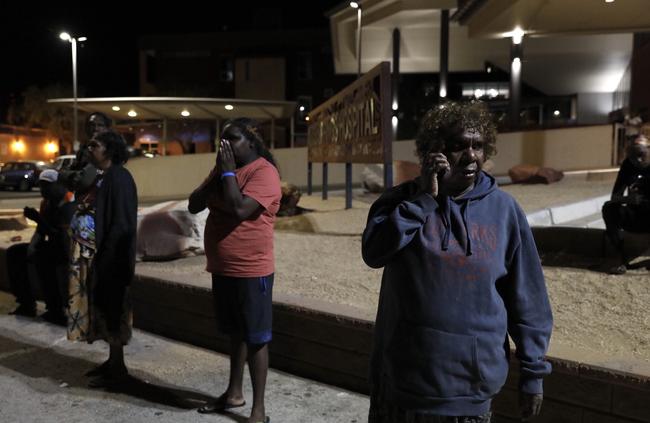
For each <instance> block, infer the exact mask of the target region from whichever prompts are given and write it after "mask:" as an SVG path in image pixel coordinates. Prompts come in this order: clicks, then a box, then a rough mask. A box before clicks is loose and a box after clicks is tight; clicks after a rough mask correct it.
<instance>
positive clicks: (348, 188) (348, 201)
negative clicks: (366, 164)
mask: <svg viewBox="0 0 650 423" xmlns="http://www.w3.org/2000/svg"><path fill="white" fill-rule="evenodd" d="M345 208H346V209H351V208H352V163H346V164H345Z"/></svg>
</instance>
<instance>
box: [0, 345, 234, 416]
mask: <svg viewBox="0 0 650 423" xmlns="http://www.w3.org/2000/svg"><path fill="white" fill-rule="evenodd" d="M0 346H1V347H0V353H1V354H2V355H3V357H2V358H0V366H1V367H4V368H7V369H9V370H12V371H14V372H17V373H21V374H23V375H24V376H26V377H28V378H31V379H33V380H31V381H30V380H28V381H27V383H28V384H29V385H30V386H31V387H32V388H33V389H34V390H36V391H41V392H43V391H49V390H50V389H52V388H51V386H54V387H57V386H58V385H59V384H60V383H61V382H62V381H65V383H66V384H67V385H68V386H69V387H77V388H84V389H86V390H87V394H88V395H89V396H92V393H93V392H94V391H95V390H94V389H90V388H87V385H88V381H89V380H90V379H89V378H87V377H85V376H84V373H85V372H86V371H88V370H89V369H91V368H92V367H94V366H96V363H93V362H91V361H88V360H85V359H82V358H77V357H72V356H67V355H63V354H61V353H59V352H57V351H54V350H53V349H51V348H45V347H42V346H38V345H34V344H29V343H24V342H20V341H16V340H15V339H12V338H9V337H5V336H1V335H0ZM132 372H133V373H134V374H133V375H129V376H128V377H127V379H126V380H125V381H124V383H120V384H119V385H114V386H111V388H110V389H107V390H108V391H110V392H115V393H121V394H125V395H127V396H128V397H130V398H131V399H135V400H143V401H147V402H149V403H155V404H160V405H163V406H167V407H171V408H179V409H183V410H188V409H193V408H198V407H200V406H202V405H204V404H206V403H207V402H209V401H213V400H215V399H216V398H215V397H212V396H210V395H208V394H205V393H202V392H198V391H195V390H190V389H185V388H181V387H178V386H174V385H170V384H167V383H164V382H162V381H159V380H157V379H156V378H155V377H153V376H151V375H149V374H146V373H143V372H140V371H138V370H132ZM43 378H47V379H50V380H51V381H52V385H50V386H47V385H46V384H43V382H42V381H38V380H37V379H43ZM99 391H100V392H101V389H100V390H99ZM57 392H59V391H57ZM129 402H132V403H135V404H138V401H129ZM239 417H240V416H234V417H233V418H234V420H235V421H238V422H239V421H240V420H239ZM241 421H245V419H244V420H241Z"/></svg>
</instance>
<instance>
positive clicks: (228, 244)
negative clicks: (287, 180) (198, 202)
mask: <svg viewBox="0 0 650 423" xmlns="http://www.w3.org/2000/svg"><path fill="white" fill-rule="evenodd" d="M235 175H236V178H237V185H239V189H240V190H241V192H242V195H245V196H247V197H250V198H252V199H253V200H255V201H257V202H258V203H259V204H260V205H261V206H262V212H261V213H259V214H254V215H253V216H251V217H250V218H248V219H247V220H244V221H242V222H239V221H237V219H236V218H234V217H233V216H231V215H229V214H228V213H227V212H226V211H224V209H223V208H222V204H221V202H222V201H223V200H222V198H223V191H222V189H223V184H220V185H219V190H218V191H217V192H215V193H214V194H213V195H211V196H210V198H209V199H208V208H209V210H210V214H209V215H208V220H207V221H206V223H205V238H204V244H205V255H206V257H207V259H208V265H207V269H206V270H207V271H208V272H210V273H215V274H218V275H222V276H234V277H240V278H249V277H258V276H267V275H270V274H271V273H273V272H274V271H275V261H274V256H273V224H274V222H275V215H276V213H277V212H278V210H279V209H280V198H281V197H282V192H281V190H280V175H279V174H278V171H277V169H276V168H275V166H273V165H272V164H271V163H269V161H267V160H266V159H265V158H262V157H260V158H258V159H256V160H254V161H252V162H250V163H248V164H247V165H246V166H243V167H241V168H239V169H237V170H235ZM216 177H218V176H216ZM231 177H232V176H227V178H231Z"/></svg>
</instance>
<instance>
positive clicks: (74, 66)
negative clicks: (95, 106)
mask: <svg viewBox="0 0 650 423" xmlns="http://www.w3.org/2000/svg"><path fill="white" fill-rule="evenodd" d="M59 38H61V39H62V40H63V41H69V42H70V44H71V45H72V96H73V97H74V105H73V133H74V135H73V140H72V148H73V150H74V151H77V150H78V149H79V134H78V132H79V125H78V116H77V115H78V111H77V41H79V42H83V41H86V40H87V39H88V38H87V37H72V36H71V35H70V34H68V33H67V32H62V33H61V34H59Z"/></svg>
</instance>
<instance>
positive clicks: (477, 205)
mask: <svg viewBox="0 0 650 423" xmlns="http://www.w3.org/2000/svg"><path fill="white" fill-rule="evenodd" d="M362 254H363V259H364V261H365V262H366V264H368V266H370V267H373V268H379V267H384V274H383V278H382V284H381V292H380V296H379V308H378V311H377V319H376V323H375V338H374V349H373V354H372V361H371V384H372V386H373V391H374V392H376V391H375V390H376V389H382V390H383V392H384V394H383V396H384V398H386V400H388V401H391V402H392V403H394V404H396V405H398V406H399V407H400V408H403V409H407V410H414V411H416V412H421V413H430V414H437V415H443V416H476V415H482V414H484V413H486V412H487V411H489V409H490V403H491V399H492V397H493V396H494V395H495V394H497V393H498V392H499V390H500V389H501V387H502V386H503V384H504V382H505V380H506V377H507V374H508V363H509V352H510V348H509V344H508V338H507V336H508V334H509V335H510V336H511V337H512V339H513V341H514V343H515V346H516V357H517V358H518V360H519V362H520V369H521V371H520V380H519V387H520V390H521V391H523V392H526V393H531V394H538V393H542V377H543V376H545V375H548V374H549V373H550V371H551V365H550V363H548V362H546V361H544V355H545V354H546V350H547V347H548V342H549V338H550V335H551V329H552V326H553V318H552V314H551V308H550V304H549V300H548V296H547V293H546V285H545V283H544V275H543V273H542V267H541V263H540V259H539V256H538V254H537V249H536V247H535V242H534V240H533V237H532V233H531V231H530V227H529V226H528V223H527V221H526V216H525V215H524V213H523V212H522V210H521V209H520V208H519V206H518V205H517V203H516V202H515V200H514V199H513V198H512V197H511V196H510V195H508V194H506V193H505V192H503V191H501V190H500V189H498V188H497V186H496V182H495V180H494V178H492V177H491V176H490V175H488V174H486V173H483V172H480V173H479V174H478V177H477V180H476V183H475V186H474V188H473V189H472V190H471V191H470V192H468V193H467V194H465V195H464V196H462V198H457V199H452V198H449V197H442V196H439V197H438V198H437V199H434V198H433V197H432V196H431V195H430V194H426V193H420V192H418V183H417V182H416V181H409V182H406V183H404V184H401V185H399V186H397V187H395V188H392V189H391V190H389V191H387V192H386V193H385V194H384V195H382V196H381V197H380V198H379V199H378V200H377V201H376V202H375V203H374V204H373V206H372V207H371V209H370V213H369V216H368V223H367V226H366V229H365V231H364V233H363V240H362Z"/></svg>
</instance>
